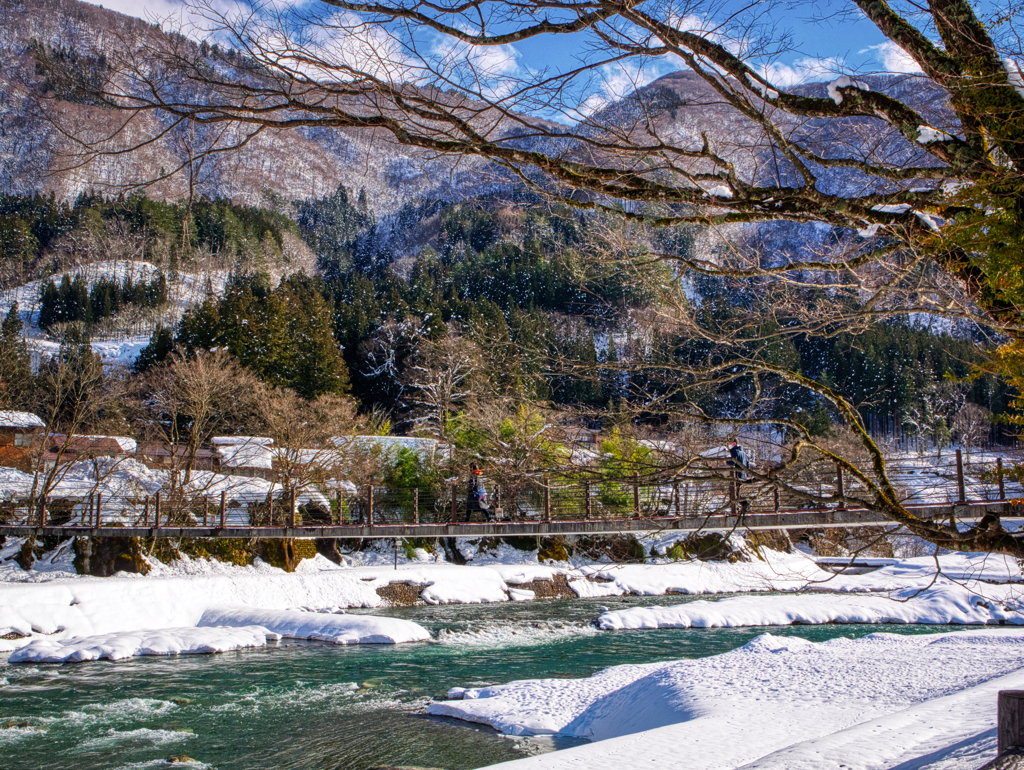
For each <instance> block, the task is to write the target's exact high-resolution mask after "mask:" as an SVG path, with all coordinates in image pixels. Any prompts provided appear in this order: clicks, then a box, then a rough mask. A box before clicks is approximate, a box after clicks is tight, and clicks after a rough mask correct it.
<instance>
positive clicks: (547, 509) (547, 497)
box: [544, 476, 551, 521]
mask: <svg viewBox="0 0 1024 770" xmlns="http://www.w3.org/2000/svg"><path fill="white" fill-rule="evenodd" d="M544 521H551V481H550V479H549V478H548V477H547V476H545V477H544Z"/></svg>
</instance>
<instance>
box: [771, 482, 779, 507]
mask: <svg viewBox="0 0 1024 770" xmlns="http://www.w3.org/2000/svg"><path fill="white" fill-rule="evenodd" d="M772 497H773V498H775V512H776V513H778V512H779V490H778V488H775V489H773V490H772Z"/></svg>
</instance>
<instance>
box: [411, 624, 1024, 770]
mask: <svg viewBox="0 0 1024 770" xmlns="http://www.w3.org/2000/svg"><path fill="white" fill-rule="evenodd" d="M1022 660H1024V631H1019V630H1016V629H1014V630H1006V629H993V630H984V631H969V632H962V633H952V634H935V635H922V636H896V635H893V634H884V633H878V634H871V635H869V636H866V637H863V638H861V639H858V640H849V639H842V638H840V639H834V640H832V641H829V642H823V643H818V644H815V643H813V642H808V641H806V640H803V639H798V638H784V637H776V636H772V635H770V634H764V635H762V636H760V637H758V638H757V639H755V640H753V641H752V642H750V643H749V644H747V645H745V646H743V647H741V648H739V649H737V650H734V651H732V652H729V653H726V654H724V655H717V656H714V657H710V658H700V659H697V660H680V661H671V662H668V663H654V664H649V665H639V666H635V665H633V666H616V667H613V668H610V669H606V670H604V671H601V672H599V673H597V674H595V675H594V676H592V677H588V678H586V679H541V680H532V681H522V682H510V683H509V684H505V685H498V686H494V687H486V688H482V689H467V690H463V689H461V688H456V689H455V690H453V691H452V692H451V693H450V695H451V696H452V697H453V698H457V699H453V700H449V701H445V702H440V703H434V704H432V705H431V706H430V707H429V711H430V713H432V714H437V715H445V716H451V717H456V718H459V719H466V720H469V721H473V722H480V723H483V724H488V725H491V726H492V727H494V728H495V729H498V730H500V731H501V732H503V733H507V734H517V735H518V734H548V733H558V734H562V735H569V736H578V737H585V738H590V739H591V740H594V741H598V743H593V744H589V745H585V746H580V747H576V748H571V749H566V750H564V751H560V752H555V753H553V754H546V755H543V756H539V757H531V758H528V759H523V760H520V761H517V762H513V763H509V764H506V765H502V767H503V768H504V767H507V768H509V770H513V768H515V770H529V769H531V768H533V769H537V770H539V769H540V768H544V770H560V769H561V768H566V770H569V768H579V767H586V768H588V769H589V770H605V768H607V769H608V770H621V768H623V767H645V768H655V769H656V768H662V767H664V768H676V767H679V766H680V763H681V758H684V757H685V766H686V767H687V768H690V769H691V770H705V769H706V770H711V769H712V768H739V767H742V768H744V769H745V770H746V769H747V768H758V770H783V769H785V770H797V769H798V768H799V769H801V770H802V769H803V768H807V770H811V768H814V770H820V769H821V768H847V769H848V770H876V769H877V770H881V769H882V768H894V767H899V768H904V769H905V770H906V769H909V768H925V767H929V768H948V769H950V770H951V769H952V768H958V769H960V768H962V769H963V770H967V769H968V768H969V769H971V770H973V769H974V768H977V767H980V766H981V765H982V764H984V762H985V761H987V759H990V758H991V757H992V756H993V752H994V748H995V731H994V725H995V706H996V692H997V691H998V690H1002V689H1016V688H1020V687H1022V686H1024V671H1021V666H1022Z"/></svg>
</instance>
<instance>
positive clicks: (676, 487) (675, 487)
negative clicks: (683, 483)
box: [668, 481, 682, 516]
mask: <svg viewBox="0 0 1024 770" xmlns="http://www.w3.org/2000/svg"><path fill="white" fill-rule="evenodd" d="M672 497H673V498H674V499H673V502H675V505H676V516H680V515H682V509H681V508H680V507H679V482H678V481H676V482H675V483H673V484H672ZM668 512H669V515H671V514H672V506H671V505H669V507H668Z"/></svg>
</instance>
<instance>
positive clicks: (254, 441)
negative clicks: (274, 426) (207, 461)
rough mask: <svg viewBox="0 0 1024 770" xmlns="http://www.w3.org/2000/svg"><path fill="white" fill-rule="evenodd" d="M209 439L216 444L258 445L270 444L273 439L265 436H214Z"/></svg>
mask: <svg viewBox="0 0 1024 770" xmlns="http://www.w3.org/2000/svg"><path fill="white" fill-rule="evenodd" d="M211 441H212V442H213V443H214V444H215V445H216V446H237V445H243V444H245V445H258V446H270V445H271V444H273V443H274V439H272V438H267V437H266V436H214V437H213V438H212V439H211Z"/></svg>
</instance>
